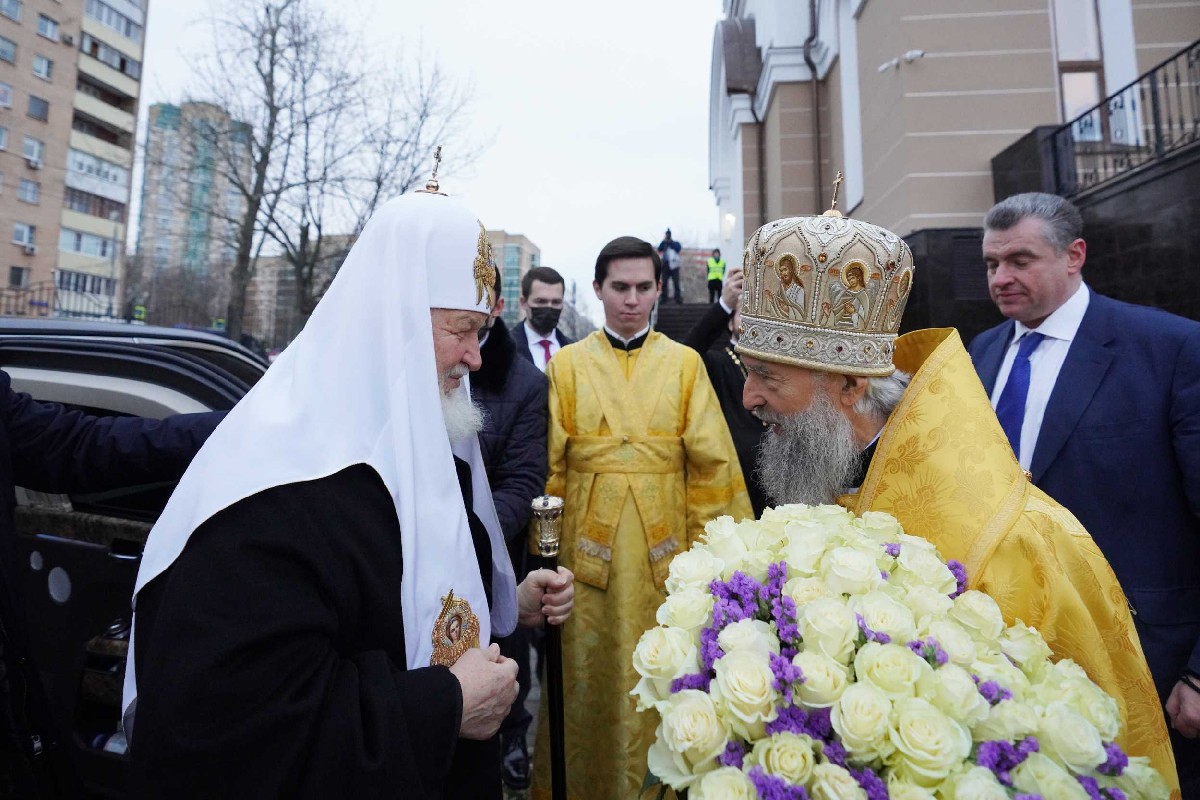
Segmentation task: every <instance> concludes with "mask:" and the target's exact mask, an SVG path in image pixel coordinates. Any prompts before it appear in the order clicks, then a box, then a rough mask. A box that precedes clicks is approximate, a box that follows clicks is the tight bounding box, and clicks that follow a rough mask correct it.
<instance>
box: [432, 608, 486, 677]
mask: <svg viewBox="0 0 1200 800" xmlns="http://www.w3.org/2000/svg"><path fill="white" fill-rule="evenodd" d="M472 647H479V618H478V617H476V616H475V612H474V611H472V610H471V604H470V603H468V602H467V601H466V600H464V599H463V598H461V597H455V596H454V592H453V590H451V592H450V594H448V595H446V596H445V597H443V598H442V613H440V614H438V618H437V622H435V623H433V655H432V656H430V658H429V665H430V666H442V667H449V666H453V665H454V663H455V662H456V661H458V659H459V658H461V657H462V654H463V653H465V652H467V651H468V650H470V649H471V648H472Z"/></svg>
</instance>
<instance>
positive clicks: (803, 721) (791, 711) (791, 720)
mask: <svg viewBox="0 0 1200 800" xmlns="http://www.w3.org/2000/svg"><path fill="white" fill-rule="evenodd" d="M777 733H797V734H800V733H804V734H807V733H808V712H807V711H805V710H804V709H803V708H801V707H800V706H795V705H786V706H781V707H780V709H779V716H777V717H775V719H773V720H771V721H770V722H768V723H767V736H774V735H775V734H777ZM809 735H811V734H809Z"/></svg>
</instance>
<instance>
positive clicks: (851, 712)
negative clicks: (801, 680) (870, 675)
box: [829, 683, 894, 762]
mask: <svg viewBox="0 0 1200 800" xmlns="http://www.w3.org/2000/svg"><path fill="white" fill-rule="evenodd" d="M891 714H892V701H891V700H889V699H888V696H887V695H886V694H884V693H883V692H881V691H879V690H878V689H876V688H875V687H874V686H872V685H871V684H869V683H852V684H850V685H849V686H847V687H846V690H845V691H844V692H842V696H841V697H839V698H838V701H837V703H835V704H834V706H833V709H832V711H831V712H830V715H829V719H830V722H831V723H832V724H833V729H834V730H835V731H837V734H838V737H839V738H840V739H841V740H842V744H843V745H845V747H846V750H847V751H848V752H849V753H850V754H851V755H852V756H854V759H855V761H860V762H866V761H871V760H874V759H880V758H885V757H887V756H888V755H890V754H891V752H892V750H893V749H894V745H893V744H892V740H891V738H890V737H889V736H888V731H889V724H888V723H889V720H890V718H891Z"/></svg>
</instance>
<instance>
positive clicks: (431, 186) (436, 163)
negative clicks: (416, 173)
mask: <svg viewBox="0 0 1200 800" xmlns="http://www.w3.org/2000/svg"><path fill="white" fill-rule="evenodd" d="M441 164H442V146H441V145H440V144H439V145H438V146H437V147H436V148H434V151H433V174H431V175H430V176H429V180H427V181H425V188H424V189H417V191H418V192H427V193H429V194H440V195H443V196H445V194H446V193H445V192H443V191H442V189H441V187H440V186H439V185H438V179H437V174H438V167H440V166H441Z"/></svg>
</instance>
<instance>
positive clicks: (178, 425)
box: [0, 371, 224, 798]
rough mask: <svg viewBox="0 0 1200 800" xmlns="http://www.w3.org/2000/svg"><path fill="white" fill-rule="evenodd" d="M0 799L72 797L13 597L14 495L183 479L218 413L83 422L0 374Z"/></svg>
mask: <svg viewBox="0 0 1200 800" xmlns="http://www.w3.org/2000/svg"><path fill="white" fill-rule="evenodd" d="M0 406H2V408H3V423H2V424H0V507H2V508H0V652H2V654H3V657H2V658H0V798H7V797H20V798H53V797H75V796H78V791H79V790H78V788H77V787H76V786H75V784H74V777H73V776H72V775H71V773H70V770H69V768H68V766H67V761H66V753H65V752H64V751H63V750H62V749H61V746H60V741H59V732H58V731H56V730H55V727H56V726H55V723H54V718H53V715H52V714H51V711H50V708H49V706H48V704H47V700H46V697H45V694H44V691H43V689H42V686H41V682H40V679H39V677H38V673H37V668H36V665H35V664H33V662H32V661H31V660H30V641H29V624H28V619H27V617H26V612H25V606H24V603H23V600H22V598H21V594H20V588H19V587H20V576H19V574H18V571H17V535H16V530H15V526H14V521H13V510H14V508H15V506H16V496H15V493H14V491H13V487H14V486H22V487H24V488H27V489H33V490H36V491H41V492H51V493H57V494H61V493H69V492H96V491H103V490H107V489H114V488H118V487H121V486H135V485H138V484H143V483H153V482H158V481H164V480H173V479H175V478H178V477H179V476H180V475H182V474H183V471H184V470H185V469H186V468H187V465H188V462H190V461H191V459H192V456H194V455H195V454H196V451H197V450H199V449H200V446H201V445H202V444H203V443H204V441H205V439H207V438H208V435H209V434H210V433H212V430H213V428H215V427H216V425H217V423H218V422H220V421H221V419H222V418H223V417H224V414H223V413H212V414H187V415H179V416H175V417H169V418H167V419H165V420H156V419H141V418H136V417H104V418H99V417H93V416H88V415H86V414H83V413H81V412H79V411H72V410H68V409H67V408H65V407H63V406H61V405H58V404H56V403H39V402H38V401H36V400H34V399H33V398H31V397H30V396H29V395H27V394H23V393H20V392H15V391H13V389H12V381H11V379H10V378H9V376H8V374H7V373H5V372H2V371H0Z"/></svg>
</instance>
